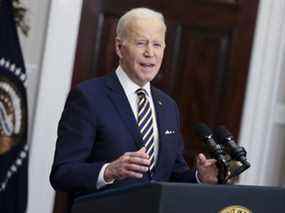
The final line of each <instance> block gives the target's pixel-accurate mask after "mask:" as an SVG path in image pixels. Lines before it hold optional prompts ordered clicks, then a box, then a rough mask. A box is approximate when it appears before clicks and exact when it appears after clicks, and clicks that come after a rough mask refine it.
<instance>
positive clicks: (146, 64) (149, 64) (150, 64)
mask: <svg viewBox="0 0 285 213" xmlns="http://www.w3.org/2000/svg"><path fill="white" fill-rule="evenodd" d="M140 65H141V66H142V67H145V68H152V67H154V66H155V64H153V63H140Z"/></svg>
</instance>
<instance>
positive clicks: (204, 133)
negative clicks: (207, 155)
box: [194, 123, 213, 138]
mask: <svg viewBox="0 0 285 213" xmlns="http://www.w3.org/2000/svg"><path fill="white" fill-rule="evenodd" d="M194 130H195V132H196V133H197V134H198V136H200V137H201V138H204V137H209V136H211V135H213V132H212V131H211V129H210V128H209V127H208V126H207V125H206V124H204V123H197V124H195V125H194Z"/></svg>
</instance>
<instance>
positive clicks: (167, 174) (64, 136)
mask: <svg viewBox="0 0 285 213" xmlns="http://www.w3.org/2000/svg"><path fill="white" fill-rule="evenodd" d="M151 92H152V96H153V101H154V105H155V110H156V115H157V124H158V130H159V153H158V160H157V163H156V167H155V170H154V172H153V175H152V176H150V175H149V174H145V175H144V177H143V178H142V179H133V178H127V179H124V180H121V181H115V183H113V184H111V185H108V186H107V187H104V188H103V189H105V188H113V187H118V186H126V185H130V184H136V183H144V182H148V181H151V180H156V181H176V182H196V179H195V175H194V171H191V170H190V169H189V167H188V166H187V164H186V162H185V160H184V158H183V156H182V154H183V141H182V137H181V134H180V119H179V111H178V108H177V105H176V103H175V102H174V101H173V100H172V99H171V98H170V97H169V96H168V95H166V94H165V93H163V92H162V91H160V90H158V89H156V88H154V87H151ZM167 130H168V131H167ZM166 131H167V132H168V133H169V132H170V131H171V133H172V134H165V132H166ZM141 144H142V143H141V137H140V134H139V131H138V128H137V124H136V119H135V116H134V114H133V112H132V109H131V106H130V104H129V102H128V99H127V97H126V95H125V93H124V90H123V88H122V86H121V84H120V83H119V80H118V78H117V76H116V74H115V73H112V74H110V75H107V76H105V77H102V78H98V79H93V80H89V81H86V82H84V83H81V84H80V85H79V86H77V87H76V88H75V89H73V90H72V91H71V92H70V94H69V96H68V98H67V101H66V105H65V108H64V111H63V114H62V117H61V120H60V122H59V126H58V139H57V143H56V151H55V158H54V163H53V166H52V172H51V175H50V181H51V184H52V186H53V187H54V188H55V189H56V190H59V191H69V192H74V193H75V194H78V195H80V194H86V193H89V192H96V191H97V189H96V184H97V178H98V175H99V172H100V170H101V168H102V166H103V165H104V164H105V163H107V162H111V161H113V160H115V159H116V158H118V157H120V156H121V155H123V154H124V153H125V152H132V151H137V150H139V149H140V148H141V147H142V145H141ZM75 196H76V195H75Z"/></svg>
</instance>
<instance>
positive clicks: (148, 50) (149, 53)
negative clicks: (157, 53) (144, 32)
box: [144, 44, 154, 57]
mask: <svg viewBox="0 0 285 213" xmlns="http://www.w3.org/2000/svg"><path fill="white" fill-rule="evenodd" d="M144 56H146V57H153V56H154V50H153V47H152V46H151V44H148V45H146V47H145V51H144Z"/></svg>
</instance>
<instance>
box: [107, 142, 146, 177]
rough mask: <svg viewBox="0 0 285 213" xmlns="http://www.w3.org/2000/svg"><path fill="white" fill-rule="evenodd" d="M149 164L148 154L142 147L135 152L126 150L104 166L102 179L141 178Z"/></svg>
mask: <svg viewBox="0 0 285 213" xmlns="http://www.w3.org/2000/svg"><path fill="white" fill-rule="evenodd" d="M149 165H150V160H149V156H148V154H146V153H145V148H144V147H143V148H141V149H140V150H139V151H137V152H126V153H125V154H124V155H122V156H121V157H119V158H118V159H116V160H115V161H113V162H111V163H110V164H109V165H108V166H107V167H106V169H105V172H104V179H105V180H106V181H107V182H109V181H112V180H121V179H124V178H142V177H143V173H145V172H147V171H148V168H149V167H148V166H149Z"/></svg>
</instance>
